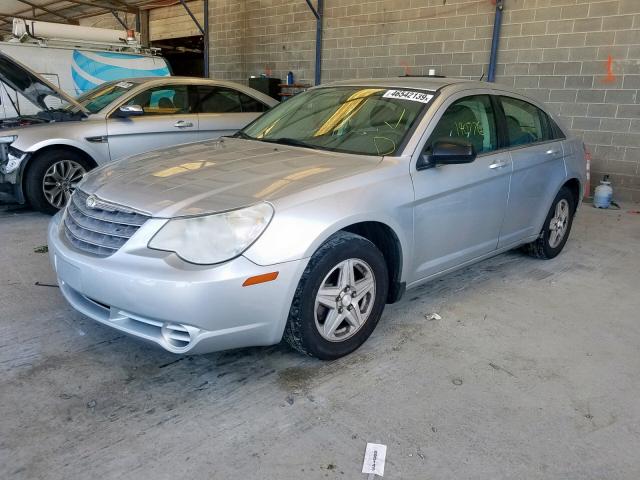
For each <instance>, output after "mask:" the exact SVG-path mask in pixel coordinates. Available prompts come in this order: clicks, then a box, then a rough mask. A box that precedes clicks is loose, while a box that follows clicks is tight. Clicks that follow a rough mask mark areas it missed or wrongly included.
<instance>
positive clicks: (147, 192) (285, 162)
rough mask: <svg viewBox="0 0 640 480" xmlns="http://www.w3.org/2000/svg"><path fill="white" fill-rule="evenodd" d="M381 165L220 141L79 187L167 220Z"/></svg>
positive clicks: (108, 170) (119, 166)
mask: <svg viewBox="0 0 640 480" xmlns="http://www.w3.org/2000/svg"><path fill="white" fill-rule="evenodd" d="M381 160H382V157H372V156H364V155H353V154H345V153H337V152H329V151H323V150H312V149H309V148H301V147H290V146H284V145H279V144H273V143H265V142H259V141H253V140H241V139H237V138H223V139H220V140H210V141H207V142H199V143H191V144H183V145H178V146H176V147H171V148H167V149H163V150H156V151H153V152H149V153H146V154H142V155H136V156H134V157H130V158H127V159H124V160H120V161H118V162H115V163H111V164H108V165H106V166H104V167H101V168H99V169H97V170H94V171H93V172H91V173H89V174H88V175H86V177H85V179H84V180H83V182H82V183H81V184H80V186H79V188H80V189H81V190H83V191H84V192H86V193H88V194H94V195H96V196H97V197H98V198H100V199H102V200H106V201H108V202H112V203H117V204H120V205H123V206H127V207H129V208H133V209H136V210H139V211H141V212H145V213H148V214H150V215H152V216H154V217H160V218H172V217H177V216H186V215H201V214H205V213H214V212H221V211H227V210H232V209H236V208H241V207H244V206H248V205H252V204H255V203H257V202H260V201H273V200H275V199H277V198H281V197H284V196H287V195H291V194H295V193H299V192H301V191H303V190H305V189H309V188H312V187H315V186H319V185H322V184H324V183H328V182H330V181H334V180H339V179H341V178H345V177H348V176H351V175H354V174H356V173H360V172H364V171H367V170H370V169H372V168H374V167H375V165H377V164H378V163H379V162H380V161H381Z"/></svg>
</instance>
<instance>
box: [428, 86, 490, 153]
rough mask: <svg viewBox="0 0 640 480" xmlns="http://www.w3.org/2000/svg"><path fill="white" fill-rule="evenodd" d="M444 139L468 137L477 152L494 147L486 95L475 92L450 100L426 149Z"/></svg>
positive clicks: (464, 138) (488, 150)
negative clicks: (469, 95) (468, 95)
mask: <svg viewBox="0 0 640 480" xmlns="http://www.w3.org/2000/svg"><path fill="white" fill-rule="evenodd" d="M446 138H459V139H463V140H468V141H470V142H471V144H472V145H473V147H474V148H475V151H476V153H478V154H480V153H485V152H491V151H493V150H496V149H497V148H498V141H497V135H496V121H495V115H494V112H493V107H492V106H491V100H490V99H489V96H488V95H475V96H472V97H465V98H462V99H460V100H456V101H455V102H454V103H452V104H451V105H450V106H449V107H448V108H447V110H446V111H445V112H444V114H443V115H442V118H440V121H439V122H438V124H437V125H436V128H435V129H434V131H433V133H432V134H431V137H430V138H429V140H428V141H427V145H426V146H425V148H427V149H428V148H430V147H431V145H433V143H434V142H435V141H437V140H440V139H446Z"/></svg>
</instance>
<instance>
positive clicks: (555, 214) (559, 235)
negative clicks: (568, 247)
mask: <svg viewBox="0 0 640 480" xmlns="http://www.w3.org/2000/svg"><path fill="white" fill-rule="evenodd" d="M575 210H576V206H575V205H574V199H573V194H572V193H571V190H569V189H568V188H567V187H562V188H561V189H560V191H559V192H558V195H556V198H555V199H554V201H553V204H552V205H551V208H550V209H549V213H548V214H547V218H546V219H545V222H544V227H543V228H542V231H541V232H540V236H539V237H538V238H537V239H536V240H535V241H533V242H531V243H529V244H527V245H525V246H524V249H525V251H526V252H527V253H528V254H529V255H531V256H533V257H536V258H543V259H550V258H554V257H555V256H556V255H558V254H559V253H560V252H561V251H562V249H563V248H564V246H565V244H566V243H567V240H568V238H569V232H570V231H571V225H572V223H573V214H574V213H575Z"/></svg>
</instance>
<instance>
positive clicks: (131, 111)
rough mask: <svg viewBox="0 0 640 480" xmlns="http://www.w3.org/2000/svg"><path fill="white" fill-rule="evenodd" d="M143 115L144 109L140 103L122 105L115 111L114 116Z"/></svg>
mask: <svg viewBox="0 0 640 480" xmlns="http://www.w3.org/2000/svg"><path fill="white" fill-rule="evenodd" d="M139 115H144V110H143V109H142V107H141V106H140V105H122V106H121V107H120V108H118V110H117V111H116V116H117V117H121V118H127V117H136V116H139Z"/></svg>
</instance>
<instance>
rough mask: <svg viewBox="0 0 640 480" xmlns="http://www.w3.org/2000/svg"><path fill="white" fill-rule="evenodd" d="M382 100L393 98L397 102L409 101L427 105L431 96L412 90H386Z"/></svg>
mask: <svg viewBox="0 0 640 480" xmlns="http://www.w3.org/2000/svg"><path fill="white" fill-rule="evenodd" d="M382 96H383V97H384V98H395V99H397V100H411V101H412V102H420V103H429V102H430V101H431V99H432V98H433V95H432V94H430V93H425V92H416V91H414V90H387V91H386V92H385V93H384V95H382Z"/></svg>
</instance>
